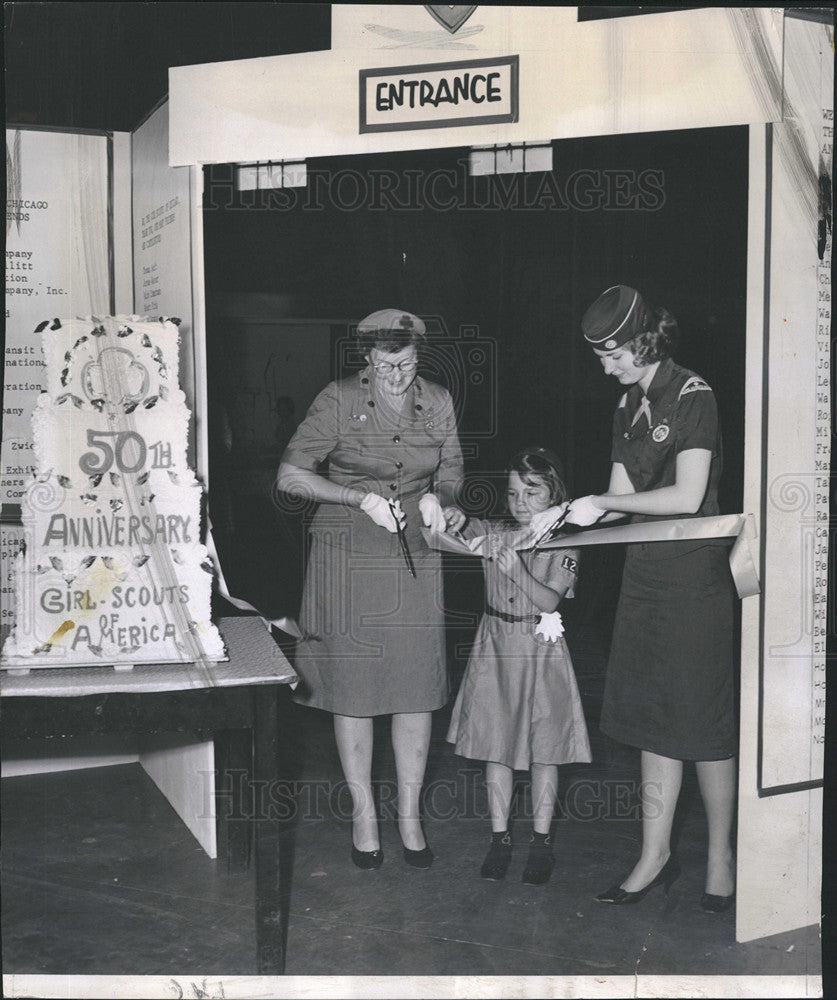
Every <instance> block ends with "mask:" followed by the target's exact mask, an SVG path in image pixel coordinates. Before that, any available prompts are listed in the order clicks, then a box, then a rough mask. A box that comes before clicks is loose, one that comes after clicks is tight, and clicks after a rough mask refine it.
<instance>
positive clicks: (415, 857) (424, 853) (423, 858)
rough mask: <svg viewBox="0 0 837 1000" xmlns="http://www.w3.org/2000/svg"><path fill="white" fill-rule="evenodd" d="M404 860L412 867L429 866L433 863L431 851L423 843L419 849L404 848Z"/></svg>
mask: <svg viewBox="0 0 837 1000" xmlns="http://www.w3.org/2000/svg"><path fill="white" fill-rule="evenodd" d="M404 860H405V861H406V862H407V864H408V865H412V866H413V868H429V867H430V866H431V865H432V864H433V852H432V851H431V850H430V848H429V847H428V846H427V845H426V844H425V846H424V847H422V849H421V850H420V851H413V850H411V849H410V848H409V847H405V848H404Z"/></svg>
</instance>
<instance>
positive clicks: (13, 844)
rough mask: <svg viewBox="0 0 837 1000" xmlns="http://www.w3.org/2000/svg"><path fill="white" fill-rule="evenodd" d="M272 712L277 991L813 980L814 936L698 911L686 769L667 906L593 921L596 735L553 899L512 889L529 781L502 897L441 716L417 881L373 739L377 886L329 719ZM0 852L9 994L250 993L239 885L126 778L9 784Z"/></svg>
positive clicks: (470, 766)
mask: <svg viewBox="0 0 837 1000" xmlns="http://www.w3.org/2000/svg"><path fill="white" fill-rule="evenodd" d="M577 665H578V664H577ZM600 673H601V671H600V670H598V668H597V669H596V670H592V669H591V671H590V672H589V674H588V673H585V671H584V668H583V665H579V681H580V685H581V688H582V697H583V699H584V702H585V706H588V705H595V703H596V698H597V685H598V684H599V681H598V678H599V677H600ZM284 713H285V725H286V727H287V735H288V737H289V746H291V747H292V748H293V749H292V752H291V755H290V759H289V773H290V775H291V776H292V777H293V778H294V779H295V781H296V783H295V785H294V791H295V794H294V796H293V797H292V798H289V797H288V796H287V795H284V794H283V795H276V796H274V798H273V803H274V805H275V806H276V808H281V809H284V810H285V811H286V815H287V818H288V828H287V832H286V834H285V836H286V837H287V838H288V844H287V846H288V855H289V856H290V857H291V858H292V859H293V860H292V869H291V870H290V871H289V872H288V873H286V874H287V875H288V882H287V887H288V893H289V895H288V899H287V903H288V908H289V934H288V952H287V970H286V971H287V973H288V974H289V975H294V976H310V975H317V976H324V975H332V976H333V975H375V974H387V975H393V974H403V975H444V976H463V975H480V976H486V975H503V976H522V975H527V976H569V975H581V976H594V977H602V976H604V977H609V976H634V975H635V974H637V973H639V974H648V975H738V976H753V975H763V974H770V975H778V974H782V975H789V976H804V975H817V974H818V973H819V971H820V942H819V940H818V936H817V934H816V932H815V931H814V930H813V929H808V930H800V931H797V932H793V933H788V934H783V935H779V936H777V937H774V938H765V939H762V940H759V941H756V942H751V943H748V944H736V943H735V940H734V916H733V913H732V912H729V913H726V914H720V915H710V914H706V913H704V912H703V911H701V910H700V908H699V906H698V900H699V898H700V894H701V891H702V888H703V885H702V883H703V862H702V859H703V852H704V843H705V840H704V838H705V824H704V818H703V812H702V808H701V805H700V799H699V796H698V795H697V791H696V787H695V781H694V774H693V773H690V772H689V771H688V769H687V774H686V782H685V785H684V794H683V796H682V803H681V804H682V809H681V810H680V814H679V816H678V823H677V826H678V843H677V853H678V856H679V858H680V860H681V863H682V866H683V875H682V877H681V878H680V879H679V880H678V881H677V882H676V883H675V884H674V886H673V887H672V889H671V892H670V894H669V895H668V897H666V896H665V894H664V893H663V891H662V889H657V890H654V891H653V892H652V893H651V894H649V896H648V897H647V898H646V899H645V900H644V901H643V902H642V903H641V904H639V905H638V906H635V907H609V906H605V905H602V904H598V903H596V902H595V900H594V897H595V895H596V893H597V892H600V891H601V890H602V889H604V888H605V887H606V886H607V885H609V884H610V883H611V882H612V881H613V880H614V879H615V878H617V877H621V876H622V875H623V874H624V873H625V872H626V871H627V870H628V869H629V867H630V865H631V863H632V859H633V858H634V857H635V855H636V852H637V848H638V844H639V837H640V826H639V822H638V819H637V802H636V796H635V792H636V787H637V783H638V778H639V774H638V761H637V757H636V754H635V753H634V751H631V750H627V749H625V748H622V747H619V746H617V745H615V744H612V743H610V742H608V741H605V740H604V738H603V737H602V736H601V735H600V734H599V733H598V730H597V728H596V727H595V725H594V724H593V722H592V721H591V725H590V731H591V737H592V741H593V747H594V761H595V763H594V764H591V765H578V766H575V767H567V768H563V769H562V776H561V793H560V815H557V816H556V822H555V835H554V840H555V853H556V859H557V864H556V867H555V871H554V874H553V877H552V880H551V882H550V883H549V884H548V885H546V886H542V887H534V886H526V885H522V884H521V882H520V874H521V870H522V866H523V861H524V858H525V845H526V841H527V840H528V837H529V831H530V823H529V821H528V819H527V818H526V817H527V812H528V809H529V805H530V804H529V802H528V788H527V787H526V784H525V782H522V783H521V785H520V787H519V794H518V801H517V812H518V815H517V818H516V819H515V821H514V825H513V833H514V838H515V844H516V848H515V854H514V860H513V863H512V866H511V869H510V871H509V873H508V875H507V877H506V880H505V881H503V882H498V883H490V882H485V881H482V880H480V878H479V877H478V870H479V865H480V862H481V860H482V857H483V855H484V853H485V850H486V844H487V840H488V836H489V824H488V820H487V819H486V801H485V794H484V790H483V785H482V771H481V766H480V765H479V764H477V763H475V762H471V761H466V760H463V759H461V758H458V757H456V756H455V755H454V754H453V753H452V752H451V747H450V745H449V744H447V743H446V742H445V741H444V733H445V729H446V724H447V713H446V712H440V713H437V716H436V718H435V720H434V738H433V742H432V747H431V756H430V762H429V766H428V772H427V788H426V794H425V802H424V808H425V830H426V833H427V839H428V842H429V843H430V845H431V847H432V849H433V851H434V853H435V855H436V862H435V863H434V865H433V867H432V868H431V869H430V870H429V871H419V870H416V869H412V868H409V867H408V866H407V865H406V864H405V863H404V861H403V859H402V857H401V848H400V842H399V839H398V833H397V828H396V824H395V822H394V820H393V818H392V816H393V804H392V801H391V800H392V792H393V780H394V764H393V759H392V752H391V748H390V746H389V740H388V735H389V734H388V729H387V724H386V722H385V720H382V722H381V725H380V727H379V729H378V730H377V731H376V741H377V745H378V747H379V750H378V753H377V755H376V773H375V778H376V781H377V787H378V790H379V792H380V796H381V810H382V815H383V816H384V817H385V818H384V820H383V822H382V828H381V830H382V846H383V849H384V854H385V862H384V865H383V867H382V868H381V869H380V870H378V871H371V872H365V871H360V870H358V869H357V868H355V867H354V866H353V865H352V863H351V861H350V858H349V846H350V835H351V834H350V823H349V821H348V804H347V801H348V800H347V792H346V788H345V785H344V784H343V783H342V778H341V774H340V769H339V764H338V761H337V756H336V751H335V748H334V742H333V736H332V733H331V726H330V718H329V717H328V716H327V715H325V714H324V713H321V712H318V711H315V710H311V709H303V708H298V707H296V706H293V705H291V704H290V703H289V702H286V703H285V705H284ZM523 777H524V776H522V775H521V779H522V778H523ZM2 835H3V840H2V844H3V855H2V862H3V864H2V948H3V954H2V957H3V972H4V975H6V976H8V975H9V974H12V973H47V974H55V975H85V974H102V975H106V974H107V975H130V976H137V975H142V974H145V975H171V976H175V975H182V974H192V975H199V974H200V975H215V976H246V975H253V974H255V971H256V969H255V940H254V905H253V893H254V881H253V877H252V874H251V873H245V874H238V875H230V874H228V873H227V872H226V871H224V870H223V866H222V865H221V864H220V863H219V862H216V861H211V860H210V859H208V858H207V856H206V855H205V854H204V852H203V851H202V849H201V848H200V847H199V846H198V844H197V842H196V841H194V839H193V838H192V837H191V835H190V834H189V832H188V831H187V830H186V828H185V827H184V826H183V825H182V823H181V822H180V821H179V819H178V818H177V816H176V815H175V813H174V812H173V810H172V809H171V807H170V806H169V805H168V803H167V802H166V801H165V799H164V798H163V797H162V796H161V795H160V793H159V792H158V791H157V789H156V787H155V786H154V785H153V784H152V782H151V781H150V779H149V778H148V777H147V776H146V775H145V773H144V772H143V771H142V769H141V768H140V766H139V765H138V764H128V765H119V766H113V767H107V768H97V769H90V770H84V771H73V772H59V773H54V774H43V775H37V776H27V777H17V778H8V779H4V781H3V782H2ZM710 995H716V994H710Z"/></svg>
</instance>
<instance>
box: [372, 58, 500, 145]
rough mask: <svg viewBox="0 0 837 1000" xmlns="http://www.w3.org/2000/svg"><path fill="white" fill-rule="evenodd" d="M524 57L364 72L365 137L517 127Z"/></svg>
mask: <svg viewBox="0 0 837 1000" xmlns="http://www.w3.org/2000/svg"><path fill="white" fill-rule="evenodd" d="M518 69H519V57H518V56H502V57H500V58H498V59H473V60H467V61H465V62H455V63H429V64H425V65H422V66H387V67H384V68H382V69H362V70H361V71H360V131H361V132H397V131H404V130H406V129H418V128H447V127H449V126H452V125H489V124H497V123H499V122H516V121H517V115H518Z"/></svg>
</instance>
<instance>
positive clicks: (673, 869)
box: [596, 858, 680, 906]
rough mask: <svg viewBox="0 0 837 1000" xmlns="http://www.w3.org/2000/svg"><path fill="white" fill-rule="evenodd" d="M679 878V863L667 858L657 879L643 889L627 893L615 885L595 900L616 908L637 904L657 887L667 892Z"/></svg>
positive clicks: (653, 879)
mask: <svg viewBox="0 0 837 1000" xmlns="http://www.w3.org/2000/svg"><path fill="white" fill-rule="evenodd" d="M679 876H680V865H679V863H678V862H677V861H676V860H675V859H674V858H669V859H668V861H666V863H665V864H664V865H663V867H662V868H661V869H660V871H659V874H658V875H657V877H656V878H652V879H651V881H650V882H649V883H648V885H646V886H645V887H644V888H642V889H638V890H637V891H636V892H628V891H627V890H626V889H623V888H621V886H620V885H619V884H618V883H617V884H616V885H612V886H611V887H610V888H609V889H607V890H606V891H605V892H602V893H600V894H599V895H598V896H596V899H597V900H598V901H599V902H600V903H613V904H615V905H616V906H625V905H626V904H630V903H638V902H639V901H640V900H642V899H645V897H646V896H647V895H648V893H649V892H650V891H651V890H652V889H654V888H655V887H656V886H658V885H662V886H665V891H666V892H668V891H669V889H670V888H671V887H672V885H673V883H674V882H675V880H676V879H677V878H679Z"/></svg>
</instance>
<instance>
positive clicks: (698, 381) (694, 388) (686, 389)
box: [680, 375, 712, 396]
mask: <svg viewBox="0 0 837 1000" xmlns="http://www.w3.org/2000/svg"><path fill="white" fill-rule="evenodd" d="M701 390H705V391H706V392H712V389H711V388H710V387H709V386H708V385H707V384H706V383H705V382H704V381H703V379H702V378H699V377H698V376H697V375H694V376H693V377H692V378H690V379H689V381H688V382H687V383H686V384H685V385H684V386H683V388H682V389H681V390H680V395H681V396H685V395H687V394H688V393H690V392H700V391H701Z"/></svg>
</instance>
